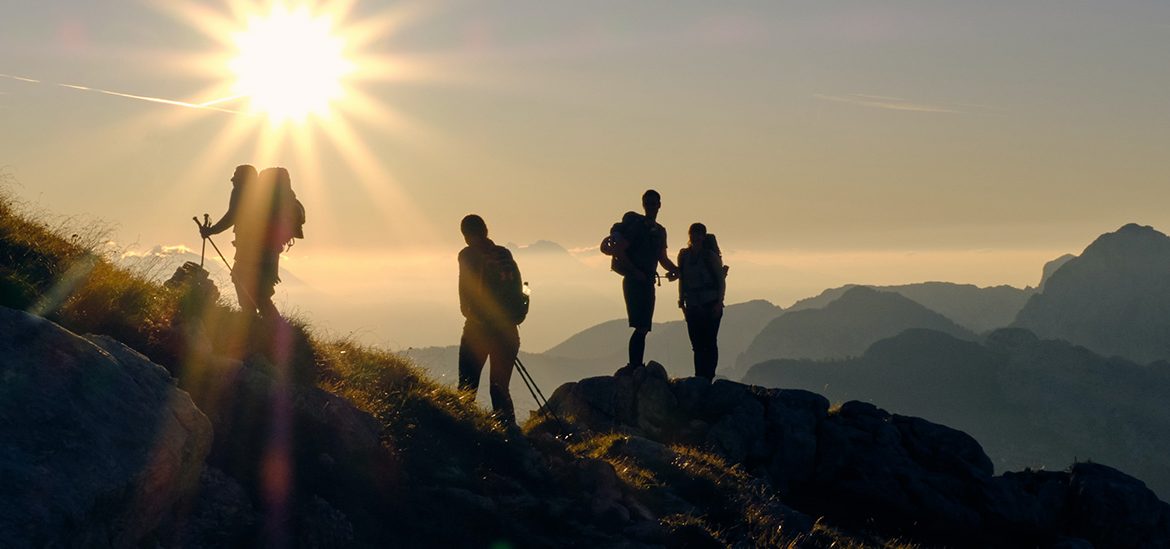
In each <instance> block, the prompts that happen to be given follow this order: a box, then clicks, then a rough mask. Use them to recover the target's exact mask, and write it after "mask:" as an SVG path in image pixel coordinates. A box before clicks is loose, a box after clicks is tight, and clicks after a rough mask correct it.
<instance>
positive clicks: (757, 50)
mask: <svg viewBox="0 0 1170 549" xmlns="http://www.w3.org/2000/svg"><path fill="white" fill-rule="evenodd" d="M349 3H351V2H340V3H339V2H334V3H332V4H334V5H342V4H349ZM234 4H235V5H236V6H237V8H240V9H237V10H236V11H237V12H239V13H246V12H266V11H267V10H266V9H265V8H263V7H258V6H256V5H253V4H248V3H244V2H238V1H237V2H234ZM352 4H353V6H352V9H350V10H349V11H348V12H346V15H345V16H344V18H343V19H342V20H341V21H340V22H339V23H338V28H339V29H341V30H339V31H338V32H339V36H340V38H342V39H347V38H352V40H351V42H350V46H349V48H350V49H349V50H348V53H349V54H350V55H351V56H352V57H353V58H355V59H358V58H360V59H362V60H377V61H378V62H379V63H380V64H379V65H376V66H375V65H373V64H372V63H366V64H365V65H363V66H362V67H361V69H362V70H360V71H359V72H360V74H357V75H355V76H353V77H352V79H350V80H349V81H348V82H347V88H346V89H348V90H350V95H348V96H346V97H345V98H342V99H340V100H339V101H338V102H337V103H335V104H334V110H333V117H332V121H322V120H320V119H318V120H317V121H316V122H314V123H311V124H310V125H309V126H308V128H307V129H302V130H301V134H302V135H305V136H307V139H306V141H305V142H306V143H308V144H307V145H303V146H300V147H298V145H297V142H295V141H294V140H292V139H291V138H289V137H287V135H288V134H291V132H292V129H291V128H290V127H284V128H281V129H276V130H272V129H269V130H262V128H263V127H264V124H265V123H264V121H263V118H262V117H259V116H252V115H246V114H233V113H225V112H219V111H212V110H206V109H203V110H201V109H190V108H183V107H180V106H174V105H170V104H165V103H160V102H158V101H148V100H145V99H142V98H159V99H167V100H174V101H181V102H188V103H203V102H205V101H209V100H213V99H218V98H219V97H222V95H219V96H217V95H215V92H217V91H222V90H223V89H224V86H225V85H226V84H225V83H230V80H231V79H232V78H233V76H232V74H231V71H230V70H229V69H228V68H227V62H226V60H228V59H230V58H231V57H232V55H233V52H232V51H231V48H230V47H229V45H228V43H226V42H224V41H223V40H224V39H226V38H227V37H229V36H230V35H231V33H233V32H238V31H239V30H241V29H242V28H243V27H244V26H245V22H244V20H243V18H242V17H241V16H240V15H239V14H238V13H237V14H233V10H232V9H229V6H228V4H227V3H224V2H214V1H209V2H203V3H190V4H189V6H191V7H192V8H191V9H187V10H184V9H181V8H176V6H184V5H188V4H187V3H185V2H175V1H161V0H160V1H155V2H151V1H146V0H142V1H129V0H103V1H102V2H91V1H60V0H36V1H33V0H8V1H7V2H6V4H5V9H4V15H3V17H2V18H0V74H4V75H9V76H18V77H22V78H28V79H33V80H38V81H39V82H35V83H34V82H28V81H24V80H17V79H13V78H9V77H0V128H3V129H2V131H0V166H5V168H4V169H5V170H6V171H7V172H8V173H10V174H11V175H13V176H14V177H15V178H16V180H17V181H18V186H17V187H16V193H17V194H18V195H19V196H21V197H23V198H26V199H28V200H30V201H33V202H36V203H37V204H39V205H40V206H41V207H43V208H44V209H47V210H51V211H53V212H56V213H60V214H64V215H73V214H87V215H93V216H96V217H98V218H100V219H103V220H106V221H108V222H111V223H113V224H115V226H116V230H115V232H114V237H115V238H116V239H117V240H118V241H119V242H123V243H127V244H131V243H133V244H137V245H138V246H141V247H150V246H153V245H155V244H186V245H188V246H191V247H196V246H197V244H198V240H197V238H198V237H197V234H196V233H195V231H194V228H193V227H191V221H190V217H191V216H192V215H195V214H202V213H203V212H210V213H212V214H213V215H218V214H219V213H222V210H223V209H224V207H225V206H226V201H227V195H228V191H229V188H230V187H229V185H230V184H229V183H228V181H227V178H228V177H229V176H230V175H231V171H232V168H233V167H234V166H235V165H236V164H238V163H242V162H251V163H255V164H258V165H261V166H265V165H276V164H280V165H285V166H287V167H289V169H290V170H291V171H292V174H293V180H294V185H295V186H296V188H297V189H298V193H299V194H300V195H301V197H302V200H303V201H304V202H305V203H306V206H307V208H308V210H309V224H308V225H307V226H306V228H305V230H306V233H307V234H308V235H309V239H308V240H306V241H305V242H304V243H302V244H301V245H300V246H299V247H298V249H297V250H296V251H294V254H302V258H301V259H302V261H304V260H305V259H306V258H310V259H309V261H310V262H311V258H313V257H321V258H327V257H330V258H336V257H342V256H344V255H345V254H353V253H369V254H372V255H374V256H379V255H382V256H385V257H388V258H391V259H392V258H393V257H395V255H394V254H405V253H407V252H393V253H392V252H391V250H398V249H402V248H408V249H410V250H411V252H410V253H447V252H448V251H450V252H451V253H453V252H454V250H455V249H456V248H457V247H458V246H459V245H460V244H461V241H460V237H459V234H458V231H457V226H458V220H459V218H460V217H462V216H463V215H464V214H466V213H468V212H472V211H474V212H478V213H481V214H482V215H483V216H484V217H485V218H486V219H487V221H488V225H489V227H490V228H491V231H492V234H493V236H495V237H496V238H497V240H499V241H501V242H504V241H514V242H521V243H526V242H532V241H536V240H539V239H547V240H552V241H555V242H558V243H560V244H562V245H564V246H565V247H567V248H570V249H575V248H581V249H586V248H590V249H591V248H592V247H594V246H596V244H597V241H599V240H600V238H601V236H603V235H604V233H605V232H606V231H607V230H608V227H609V225H610V224H611V223H613V222H614V221H616V220H617V218H619V217H620V215H621V213H622V212H623V211H625V210H628V209H636V208H637V206H638V197H639V195H640V194H641V192H642V190H644V189H645V188H649V187H653V188H656V189H658V190H659V191H661V192H662V194H663V204H664V206H663V211H662V215H661V217H660V221H661V222H662V223H663V224H664V225H665V226H666V227H667V229H668V230H669V231H670V234H671V248H672V253H673V251H674V250H676V249H677V247H678V246H679V245H681V244H683V242H682V239H683V235H684V232H685V227H686V226H687V224H689V223H690V222H692V221H696V220H701V221H704V222H705V223H706V224H707V225H708V227H709V228H710V229H711V230H712V231H714V232H716V233H718V234H719V236H720V241H721V243H722V244H723V246H724V247H725V248H727V249H728V250H733V251H736V252H737V253H739V254H741V257H748V256H751V257H754V258H757V259H759V260H760V263H761V264H768V263H769V262H772V263H775V264H777V265H779V266H781V267H784V268H790V269H800V270H802V271H803V272H823V273H827V274H826V284H825V285H826V286H827V285H830V283H831V282H835V281H837V280H845V281H855V282H863V283H877V282H882V283H895V282H915V281H920V280H926V279H931V278H940V277H941V276H944V275H948V274H953V275H954V276H952V277H951V279H952V280H955V281H956V282H973V283H979V284H994V283H1010V284H1014V285H1019V286H1022V285H1025V284H1035V283H1036V282H1037V280H1038V277H1039V269H1040V266H1041V264H1042V262H1043V260H1044V259H1049V258H1051V257H1055V255H1058V254H1059V253H1064V252H1077V251H1079V250H1080V249H1082V248H1083V247H1084V246H1085V245H1086V244H1087V243H1088V242H1089V241H1091V239H1092V238H1093V237H1095V236H1096V235H1097V234H1100V233H1102V232H1106V231H1111V230H1115V229H1116V228H1118V227H1120V226H1121V225H1123V224H1125V223H1127V222H1131V221H1134V222H1139V223H1142V224H1150V225H1154V226H1155V227H1158V228H1161V229H1163V230H1165V229H1166V227H1167V226H1170V209H1168V208H1167V207H1166V206H1167V204H1168V203H1170V186H1168V185H1167V183H1168V180H1167V179H1168V177H1167V168H1168V165H1167V160H1166V159H1167V155H1168V151H1170V99H1168V98H1170V92H1168V90H1170V63H1167V54H1168V53H1170V3H1168V2H1166V1H1165V0H1111V1H1107V2H1106V1H1097V2H1093V1H1075V0H1060V1H1057V0H1050V1H1020V0H1013V1H981V2H970V1H962V2H960V1H939V0H923V1H889V2H873V1H872V0H864V1H862V0H858V1H833V2H824V1H807V2H788V1H779V0H771V1H761V2H706V1H704V2H698V1H679V0H672V1H659V2H650V1H645V2H630V1H628V0H623V1H605V0H597V1H591V2H548V1H530V2H517V1H504V0H495V1H490V2H489V1H482V2H475V1H448V2H428V3H402V2H399V3H395V2H378V1H363V0H357V1H356V2H352ZM314 5H316V4H314ZM249 6H251V7H250V8H249ZM195 8H198V9H195ZM199 11H202V12H204V13H211V14H219V15H220V19H221V20H222V21H224V22H225V24H223V25H221V26H220V27H210V28H208V27H207V26H203V27H201V26H199V25H198V24H197V23H198V22H199V21H203V20H206V19H207V17H205V16H204V17H200V18H196V17H194V16H193V15H192V14H193V13H195V12H199ZM317 11H318V12H319V13H323V12H327V11H329V9H325V8H320V9H318V10H317ZM374 21H388V22H389V23H388V24H386V25H383V26H380V27H379V26H374V25H372V22H374ZM347 29H348V30H347ZM369 29H373V30H372V31H370V32H366V33H364V34H361V35H360V39H359V34H358V32H357V31H359V30H369ZM347 32H348V33H349V34H347ZM212 34H217V35H218V36H219V38H220V39H221V40H216V39H215V37H213V36H211V35H212ZM208 59H210V60H212V61H208ZM215 59H222V60H223V62H220V63H218V64H217V63H216V62H214V60H215ZM196 61H199V63H198V64H197V63H196ZM359 64H360V63H359ZM59 84H72V85H81V86H85V87H89V88H97V89H101V90H107V91H112V92H117V93H120V94H126V95H133V96H138V98H132V97H126V96H125V95H111V94H108V93H101V92H98V91H93V90H79V89H75V88H67V87H63V86H60V85H59ZM217 85H218V86H219V88H218V89H217V88H216V86H217ZM359 96H360V97H361V98H364V101H363V102H359V101H357V100H356V99H354V98H355V97H359ZM223 106H225V107H229V108H230V109H232V110H235V109H237V108H239V109H240V110H244V109H243V106H242V105H236V104H232V103H229V104H225V105H223ZM342 122H344V124H343V123H342ZM339 128H340V129H339ZM277 138H281V139H277ZM278 141H279V142H278ZM908 254H912V255H913V257H916V258H917V259H916V260H913V261H906V260H905V258H906V257H909V255H908ZM760 258H762V259H760ZM768 258H772V259H768ZM785 258H787V259H785ZM818 258H820V259H818ZM826 258H827V259H826ZM820 260H823V261H820ZM322 261H324V259H322ZM818 261H820V262H819V263H818ZM453 265H454V264H453V262H452V265H451V267H452V268H453ZM841 269H848V271H847V272H841ZM309 270H314V269H309ZM315 270H316V271H321V272H325V271H329V269H326V268H318V269H315ZM374 272H377V271H374ZM776 272H777V273H782V272H784V271H783V270H778V271H776ZM330 276H335V277H339V278H340V277H342V276H343V274H333V275H330ZM355 276H367V277H368V276H370V275H369V273H363V274H358V273H355ZM960 278H965V279H960ZM879 279H880V280H879ZM312 282H316V283H317V284H318V285H323V284H340V283H341V281H340V280H339V279H329V280H325V279H321V280H316V281H312ZM363 283H364V282H363ZM385 283H386V284H387V286H388V287H389V286H392V285H393V284H394V281H393V280H387V281H386V282H385ZM784 284H785V281H784V279H783V276H781V275H780V274H777V275H776V281H775V285H776V286H777V288H776V289H775V290H774V291H773V292H772V294H770V295H762V296H759V297H769V298H770V299H774V300H776V299H781V298H788V297H792V296H795V297H799V296H796V295H795V294H794V293H793V292H792V291H788V290H785V289H782V288H781V287H782V286H783V285H784ZM746 286H750V287H752V288H757V287H761V288H762V287H765V286H766V285H765V283H764V282H762V281H760V280H753V281H752V283H751V284H747V285H746ZM371 291H376V290H371ZM781 304H784V305H786V304H787V303H781ZM613 316H620V310H619V311H617V314H615V315H613Z"/></svg>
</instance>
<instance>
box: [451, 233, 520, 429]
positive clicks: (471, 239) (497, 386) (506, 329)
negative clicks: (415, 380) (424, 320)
mask: <svg viewBox="0 0 1170 549" xmlns="http://www.w3.org/2000/svg"><path fill="white" fill-rule="evenodd" d="M459 230H460V231H461V232H462V233H463V240H464V241H465V242H466V243H467V247H466V248H463V250H461V251H460V252H459V309H460V311H461V312H462V313H463V317H464V318H465V319H467V320H466V321H465V322H464V323H463V336H462V337H461V338H460V340H459V389H460V390H462V391H467V392H470V393H471V394H473V395H474V394H475V393H476V392H477V391H478V390H479V378H480V375H481V374H482V372H483V366H484V362H486V361H488V360H490V361H491V370H490V371H489V374H488V379H489V382H488V394H490V395H491V399H492V411H493V412H494V413H495V415H496V417H497V418H498V419H499V420H500V421H501V422H503V423H504V424H505V425H512V424H515V423H516V412H515V409H514V408H513V406H512V396H511V394H510V393H509V392H508V385H509V383H511V381H512V366H513V364H514V363H515V362H516V357H517V356H518V355H519V353H520V331H519V330H518V329H517V325H518V324H520V322H522V321H523V320H524V316H525V315H526V314H527V313H528V300H527V296H526V295H524V290H523V282H522V280H521V278H520V269H519V267H518V266H517V265H516V261H515V260H514V259H512V252H509V251H508V249H507V248H505V247H503V246H497V245H496V243H495V242H492V241H491V239H489V238H488V229H487V224H486V223H485V222H484V220H483V218H482V217H480V216H478V215H475V214H471V215H468V216H466V217H464V218H463V221H462V222H461V223H460V224H459Z"/></svg>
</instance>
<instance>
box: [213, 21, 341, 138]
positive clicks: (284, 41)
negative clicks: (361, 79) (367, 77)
mask: <svg viewBox="0 0 1170 549" xmlns="http://www.w3.org/2000/svg"><path fill="white" fill-rule="evenodd" d="M233 42H234V44H235V47H236V49H237V54H236V56H235V58H234V59H232V60H231V62H230V63H229V67H230V68H231V71H232V73H233V74H234V75H235V84H234V85H233V92H234V93H236V94H238V95H240V96H243V97H246V98H247V99H248V100H249V101H250V102H251V107H252V110H253V111H256V112H261V113H264V114H265V115H267V116H268V117H269V119H270V120H271V121H272V122H276V123H280V122H285V121H304V120H305V119H306V118H307V117H309V116H310V115H312V116H319V117H327V116H328V115H329V107H330V104H331V103H333V102H335V101H338V100H340V99H342V97H343V96H344V94H345V87H344V86H343V85H342V81H343V80H344V79H345V77H346V76H347V75H349V74H350V73H352V72H353V71H354V68H355V67H354V63H352V62H351V61H349V60H348V59H346V56H345V53H346V52H345V50H346V43H345V41H344V40H343V39H341V38H340V37H338V36H336V35H335V33H334V28H333V21H332V20H331V19H330V18H329V17H328V16H327V15H320V16H316V17H314V16H313V14H312V13H310V12H309V10H308V9H307V8H305V7H301V8H298V9H296V10H291V11H290V10H289V9H287V8H285V7H283V6H276V7H274V8H273V11H272V13H271V14H269V15H267V16H264V17H258V16H253V17H250V18H249V19H248V24H247V27H246V28H245V29H244V30H243V31H242V32H239V33H236V34H235V35H234V36H233Z"/></svg>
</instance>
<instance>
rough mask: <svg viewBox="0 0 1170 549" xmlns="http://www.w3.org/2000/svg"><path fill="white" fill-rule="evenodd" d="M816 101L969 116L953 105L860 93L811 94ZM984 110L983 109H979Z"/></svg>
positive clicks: (966, 112) (965, 111) (967, 112)
mask: <svg viewBox="0 0 1170 549" xmlns="http://www.w3.org/2000/svg"><path fill="white" fill-rule="evenodd" d="M813 97H815V98H817V99H823V100H825V101H835V102H838V103H848V104H850V105H858V106H861V107H870V108H875V109H885V110H888V111H905V112H924V113H937V114H969V113H970V112H971V111H969V110H963V109H960V108H958V107H957V106H953V105H943V104H931V103H917V102H913V101H909V100H907V99H902V98H900V97H890V96H884V95H867V94H862V93H850V94H845V95H829V94H823V93H817V94H813ZM967 106H969V107H977V106H976V105H967ZM980 108H985V107H980Z"/></svg>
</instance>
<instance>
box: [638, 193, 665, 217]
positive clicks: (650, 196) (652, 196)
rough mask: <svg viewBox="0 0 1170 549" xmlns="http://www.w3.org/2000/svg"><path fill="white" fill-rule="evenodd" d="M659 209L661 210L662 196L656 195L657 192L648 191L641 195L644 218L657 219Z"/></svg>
mask: <svg viewBox="0 0 1170 549" xmlns="http://www.w3.org/2000/svg"><path fill="white" fill-rule="evenodd" d="M660 208H662V195H660V194H658V191H656V190H654V189H650V190H648V191H646V192H644V193H642V209H644V210H646V217H649V218H650V219H655V218H657V217H658V210H659V209H660Z"/></svg>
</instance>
